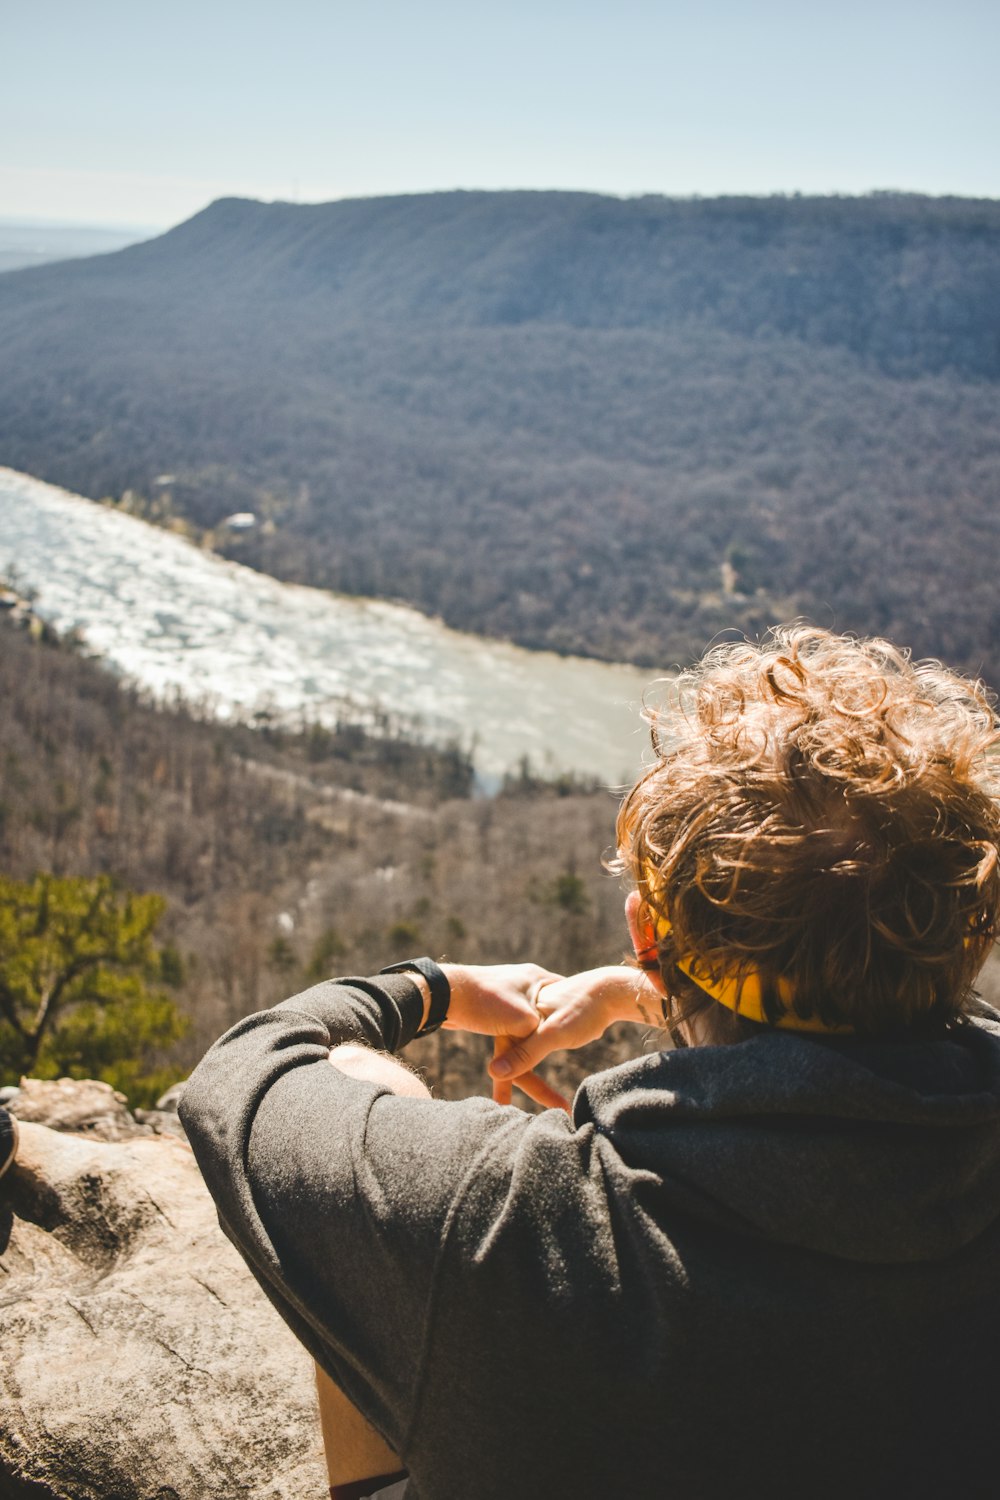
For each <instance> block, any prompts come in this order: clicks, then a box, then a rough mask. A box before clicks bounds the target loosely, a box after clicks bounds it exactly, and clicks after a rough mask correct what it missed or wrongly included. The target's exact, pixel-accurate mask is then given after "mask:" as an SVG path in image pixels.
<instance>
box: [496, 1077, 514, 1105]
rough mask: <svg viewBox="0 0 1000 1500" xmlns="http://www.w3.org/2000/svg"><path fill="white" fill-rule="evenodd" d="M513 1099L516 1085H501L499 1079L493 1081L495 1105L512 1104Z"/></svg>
mask: <svg viewBox="0 0 1000 1500" xmlns="http://www.w3.org/2000/svg"><path fill="white" fill-rule="evenodd" d="M513 1097H514V1085H513V1084H512V1083H501V1082H500V1079H499V1078H494V1079H493V1102H494V1104H510V1102H511V1100H512V1099H513Z"/></svg>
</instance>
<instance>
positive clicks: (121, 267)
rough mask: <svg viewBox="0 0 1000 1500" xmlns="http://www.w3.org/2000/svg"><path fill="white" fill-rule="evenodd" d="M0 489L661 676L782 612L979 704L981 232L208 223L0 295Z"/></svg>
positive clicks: (711, 203) (621, 221)
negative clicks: (26, 479) (131, 512)
mask: <svg viewBox="0 0 1000 1500" xmlns="http://www.w3.org/2000/svg"><path fill="white" fill-rule="evenodd" d="M0 348H2V350H3V354H2V355H0V359H2V361H3V368H4V372H5V374H4V380H3V382H2V384H0V461H2V462H5V463H8V464H10V465H12V466H14V467H18V468H24V469H27V470H28V471H30V472H32V473H35V474H38V475H40V476H41V477H43V478H47V479H51V480H54V481H56V482H59V483H63V484H66V485H68V486H70V487H71V488H75V489H78V490H80V491H82V492H83V493H85V494H89V495H92V496H94V497H95V498H97V497H101V496H104V495H110V496H113V497H120V496H121V495H122V493H123V492H124V491H126V490H132V491H133V492H135V494H136V495H138V497H139V499H138V500H135V499H134V498H133V501H132V503H134V504H135V503H137V504H139V505H140V506H141V505H143V504H147V505H150V506H151V505H152V504H153V502H154V501H155V503H156V505H157V507H158V508H159V510H160V511H161V512H162V513H170V512H173V513H176V514H178V515H180V516H183V517H185V518H186V519H187V520H189V521H190V522H192V523H194V524H195V525H196V526H198V527H201V528H207V529H211V528H214V527H216V526H217V524H218V522H219V521H220V520H221V519H222V518H223V517H224V516H225V515H226V514H227V513H229V512H231V511H234V510H237V509H252V510H254V511H255V512H256V513H257V514H258V516H259V517H260V519H261V522H262V523H263V524H261V525H260V526H259V527H258V528H257V530H256V532H255V533H253V534H251V535H249V536H243V537H240V538H238V539H236V538H229V539H227V540H225V541H223V540H222V539H221V538H217V544H218V545H224V546H225V547H226V548H227V550H230V551H232V552H233V553H235V554H238V555H239V556H240V557H241V558H242V559H243V560H245V561H247V562H250V563H252V564H254V565H256V566H259V567H261V568H264V569H266V570H268V571H272V572H274V573H276V574H278V575H279V576H281V577H284V578H289V579H296V580H300V581H306V582H310V583H314V584H319V585H323V586H329V587H335V588H340V589H344V590H348V591H351V592H356V593H363V594H376V595H387V596H390V597H398V598H402V599H406V600H408V601H410V602H413V603H415V604H417V605H418V606H420V607H421V608H424V609H426V610H428V611H431V612H435V613H440V614H442V615H443V616H444V617H445V619H446V620H448V622H449V623H451V624H454V625H458V626H461V627H465V628H470V629H474V630H478V631H483V632H486V633H495V634H504V635H509V636H511V637H513V638H515V639H517V640H519V641H522V642H524V643H526V644H529V645H538V646H551V647H555V648H556V649H560V650H573V651H585V652H591V653H594V654H598V655H602V656H607V657H628V658H631V659H633V660H636V661H640V662H643V663H646V664H649V665H653V666H657V667H660V666H664V665H669V664H670V663H671V662H673V661H675V660H678V659H683V658H685V657H687V656H689V655H690V654H691V653H693V652H697V651H699V650H700V649H702V647H703V646H704V644H705V643H706V641H707V640H708V639H710V638H711V637H712V636H713V635H714V634H715V633H716V632H717V631H719V630H721V629H729V628H733V627H735V628H745V629H751V630H755V629H759V628H761V627H762V626H766V625H767V624H770V623H773V622H774V621H775V620H776V619H778V618H786V617H788V616H790V615H792V614H796V613H803V614H806V615H809V616H811V617H812V618H814V619H816V620H818V621H819V622H820V623H823V624H832V625H836V626H838V627H840V628H848V629H856V630H861V631H880V632H884V633H887V634H889V635H891V636H893V637H895V638H897V639H898V640H900V641H903V642H905V643H909V644H912V645H913V646H914V648H915V649H916V650H917V651H918V652H919V653H922V654H926V653H933V654H939V655H941V656H943V657H945V658H946V659H947V660H949V661H951V662H953V663H955V664H958V665H961V666H964V667H966V668H970V669H972V670H985V671H986V673H987V675H988V676H989V677H990V678H991V679H992V680H993V681H994V682H1000V646H998V638H1000V606H998V605H997V603H996V602H995V601H996V577H997V574H998V571H1000V569H998V564H1000V548H998V544H997V528H998V524H1000V523H998V521H997V499H998V494H1000V423H998V420H997V418H998V415H1000V385H998V382H1000V204H997V203H993V202H976V201H966V200H947V199H940V200H938V199H922V198H916V197H905V196H895V195H876V196H874V197H871V198H867V199H861V200H858V199H794V198H792V199H780V198H779V199H765V200H752V199H746V200H737V199H724V200H708V201H703V202H698V201H694V202H679V201H672V200H665V199H659V198H645V199H639V200H634V201H628V202H622V201H619V200H614V199H607V198H600V197H596V196H593V195H586V194H555V193H510V194H496V193H452V194H440V195H433V196H429V197H409V198H395V199H382V200H367V201H358V202H346V203H334V204H325V205H319V206H312V207H309V206H295V205H288V204H272V205H264V204H259V203H252V202H244V201H237V200H225V201H221V202H219V203H216V204H214V205H213V206H212V207H211V208H210V209H207V210H206V211H205V212H204V213H202V214H200V215H198V216H197V217H196V218H195V219H192V220H191V221H189V222H188V223H186V224H183V225H181V226H180V227H179V228H177V229H175V230H173V231H171V232H170V233H169V234H166V235H164V236H162V237H161V238H159V239H158V240H154V241H150V242H148V243H145V244H143V245H138V246H134V247H131V248H129V249H127V250H124V251H121V252H119V253H117V254H115V255H109V256H102V257H98V258H95V259H92V260H89V261H83V262H75V263H67V264H63V265H54V266H45V267H40V268H38V269H36V270H31V271H22V272H12V273H9V274H8V275H6V276H0Z"/></svg>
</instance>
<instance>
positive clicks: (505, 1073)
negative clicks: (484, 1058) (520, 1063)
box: [490, 1057, 514, 1078]
mask: <svg viewBox="0 0 1000 1500" xmlns="http://www.w3.org/2000/svg"><path fill="white" fill-rule="evenodd" d="M513 1071H514V1070H513V1068H512V1067H511V1065H510V1063H509V1062H508V1061H507V1059H506V1058H505V1057H498V1058H497V1059H496V1060H495V1062H494V1064H493V1066H492V1068H491V1069H490V1072H491V1073H492V1074H493V1077H494V1078H509V1077H510V1075H511V1073H512V1072H513Z"/></svg>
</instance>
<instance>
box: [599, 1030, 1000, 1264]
mask: <svg viewBox="0 0 1000 1500" xmlns="http://www.w3.org/2000/svg"><path fill="white" fill-rule="evenodd" d="M625 1071H626V1072H627V1073H628V1074H629V1077H628V1081H627V1087H625V1088H623V1087H622V1084H623V1081H624V1080H623V1076H622V1075H623V1070H622V1069H621V1068H619V1069H616V1070H615V1072H614V1073H613V1074H611V1073H605V1074H596V1075H595V1076H593V1077H592V1078H590V1079H588V1080H587V1082H586V1083H584V1085H583V1086H582V1087H581V1089H580V1092H579V1094H578V1095H577V1099H576V1104H575V1108H574V1118H575V1122H576V1124H577V1126H579V1127H583V1126H585V1125H587V1124H588V1123H589V1124H592V1125H593V1126H594V1128H595V1129H596V1131H597V1133H598V1135H599V1136H601V1137H603V1140H604V1143H605V1144H606V1146H607V1147H609V1148H610V1149H613V1150H614V1151H615V1152H616V1154H617V1155H618V1157H619V1158H620V1160H621V1162H622V1165H623V1166H624V1167H625V1168H626V1169H630V1170H632V1171H634V1172H636V1173H640V1174H642V1179H643V1180H642V1185H641V1187H640V1188H639V1189H638V1193H637V1196H638V1197H639V1199H640V1200H645V1201H646V1203H647V1206H648V1207H649V1209H650V1211H651V1212H652V1213H653V1214H654V1215H655V1216H656V1217H658V1218H659V1217H660V1215H661V1214H662V1213H663V1211H664V1209H665V1207H666V1206H667V1203H666V1202H665V1201H664V1200H667V1202H669V1205H670V1206H671V1207H672V1208H673V1209H674V1210H675V1211H676V1210H680V1211H682V1212H684V1213H686V1214H689V1215H692V1216H694V1217H695V1218H697V1219H699V1220H702V1221H705V1222H707V1223H712V1224H715V1225H717V1226H719V1227H720V1228H724V1229H725V1230H726V1231H728V1232H730V1233H733V1232H735V1233H743V1234H745V1235H748V1236H751V1237H754V1238H758V1239H764V1240H768V1241H771V1242H774V1243H778V1244H785V1245H791V1246H796V1247H798V1248H801V1249H805V1250H812V1251H818V1252H820V1253H822V1254H824V1255H829V1256H835V1257H838V1258H841V1259H844V1260H850V1261H863V1262H869V1263H876V1264H879V1263H881V1264H902V1263H907V1262H909V1263H913V1262H921V1261H932V1260H940V1259H942V1258H944V1257H947V1256H949V1255H953V1254H955V1253H956V1252H958V1251H960V1250H962V1249H963V1248H965V1247H966V1246H968V1245H970V1244H972V1243H973V1242H974V1241H975V1240H976V1239H977V1238H978V1237H979V1236H980V1235H982V1234H983V1233H984V1232H985V1231H986V1230H987V1229H989V1227H990V1226H991V1225H993V1224H994V1222H995V1221H996V1220H997V1218H998V1217H1000V1024H998V1022H997V1020H996V1019H985V1018H977V1019H976V1020H974V1021H971V1020H970V1021H968V1022H964V1023H963V1024H961V1025H960V1026H957V1027H955V1028H954V1030H953V1031H951V1032H950V1033H949V1034H948V1035H947V1036H946V1037H944V1038H942V1039H940V1040H914V1041H904V1042H894V1043H889V1042H862V1041H854V1040H839V1039H838V1040H832V1039H828V1038H812V1037H806V1036H802V1035H796V1034H791V1033H779V1032H776V1031H768V1032H765V1033H762V1034H761V1035H760V1036H759V1037H754V1038H753V1039H752V1040H750V1041H745V1042H740V1043H735V1044H733V1045H730V1046H724V1047H692V1048H687V1049H682V1050H678V1051H675V1052H664V1053H660V1054H658V1055H656V1056H651V1057H648V1058H642V1059H640V1060H638V1061H637V1062H636V1063H634V1064H630V1065H627V1067H626V1069H625Z"/></svg>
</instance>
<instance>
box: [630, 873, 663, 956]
mask: <svg viewBox="0 0 1000 1500" xmlns="http://www.w3.org/2000/svg"><path fill="white" fill-rule="evenodd" d="M625 920H626V922H627V923H628V935H629V937H630V938H631V939H632V947H633V948H634V950H635V956H636V958H637V959H638V960H639V962H640V963H641V964H648V963H649V962H651V961H655V959H656V927H655V926H654V924H653V918H652V916H651V915H650V910H649V907H648V906H647V905H646V903H645V901H643V899H642V897H641V896H640V894H639V892H638V891H629V894H628V900H627V901H626V902H625Z"/></svg>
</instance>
